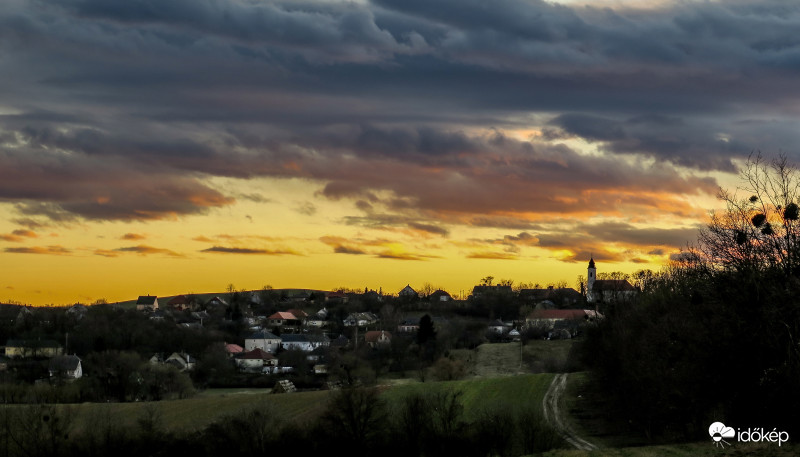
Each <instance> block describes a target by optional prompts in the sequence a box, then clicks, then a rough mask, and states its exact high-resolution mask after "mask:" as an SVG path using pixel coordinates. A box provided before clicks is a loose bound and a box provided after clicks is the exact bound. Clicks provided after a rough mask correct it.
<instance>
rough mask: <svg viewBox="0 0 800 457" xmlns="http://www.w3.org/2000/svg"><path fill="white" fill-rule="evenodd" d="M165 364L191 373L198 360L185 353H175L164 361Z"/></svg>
mask: <svg viewBox="0 0 800 457" xmlns="http://www.w3.org/2000/svg"><path fill="white" fill-rule="evenodd" d="M164 363H168V364H170V365H172V366H174V367H175V368H177V369H178V370H180V371H190V370H192V369H194V365H195V363H196V360H195V358H194V357H192V356H190V355H189V354H187V353H185V352H173V353H172V355H170V356H169V357H167V359H166V360H164Z"/></svg>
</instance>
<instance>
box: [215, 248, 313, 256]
mask: <svg viewBox="0 0 800 457" xmlns="http://www.w3.org/2000/svg"><path fill="white" fill-rule="evenodd" d="M200 252H211V253H217V254H245V255H300V254H298V253H296V252H294V251H292V250H288V249H254V248H232V247H225V246H212V247H210V248H208V249H203V250H202V251H200Z"/></svg>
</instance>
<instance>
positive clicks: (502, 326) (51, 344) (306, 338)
mask: <svg viewBox="0 0 800 457" xmlns="http://www.w3.org/2000/svg"><path fill="white" fill-rule="evenodd" d="M581 289H582V290H581V291H577V290H575V289H571V288H554V287H548V288H543V289H521V290H518V291H516V292H514V291H512V289H511V286H509V285H486V284H484V285H479V286H475V288H474V289H473V291H472V297H473V298H476V299H479V298H480V297H482V296H486V295H491V294H503V295H511V294H514V293H516V298H517V299H519V300H520V301H521V302H524V303H530V304H535V308H534V309H533V310H532V312H530V314H528V315H527V316H524V317H523V320H516V321H512V322H502V321H500V320H495V321H493V322H490V323H488V324H487V334H490V335H496V336H498V337H502V340H505V341H517V340H518V339H519V338H520V336H521V335H520V332H522V331H525V330H526V329H539V330H541V331H542V332H543V334H544V335H546V337H547V338H571V337H574V336H575V335H576V334H577V333H578V332H579V331H580V328H581V326H582V325H583V324H584V323H586V322H592V321H596V320H598V319H601V318H602V317H603V316H602V314H600V313H599V312H598V307H597V305H598V304H599V303H610V302H615V301H621V300H631V299H633V298H634V297H635V295H636V294H637V293H638V290H637V289H636V288H635V287H633V286H632V285H631V284H630V283H629V282H628V281H626V280H624V279H620V280H600V279H597V269H596V266H595V262H594V259H593V258H592V259H591V260H590V261H589V265H588V269H587V282H586V287H585V290H584V288H583V286H582V287H581ZM284 293H285V292H284ZM314 294H316V297H317V298H321V299H324V302H325V303H326V304H337V303H346V302H347V301H348V300H349V299H351V298H352V296H353V294H352V293H343V292H324V291H302V290H298V291H294V292H293V293H292V294H290V295H287V300H288V301H290V302H305V303H308V300H309V298H310V297H311V296H314ZM367 295H369V296H370V297H371V298H374V299H376V300H378V301H380V300H382V297H383V294H382V291H374V290H372V291H371V290H367V289H365V291H364V294H361V295H360V296H361V297H362V298H363V297H364V296H367ZM253 297H255V295H253ZM398 297H399V298H401V299H404V300H418V299H420V297H419V294H418V293H417V292H416V291H415V290H414V289H413V288H412V287H411V286H410V285H407V286H406V287H404V288H403V289H402V290H400V292H399V293H398ZM426 298H427V299H428V300H429V301H435V302H449V301H452V300H453V298H452V297H451V296H450V294H448V293H447V292H446V291H443V290H437V291H435V292H433V293H432V294H429V295H428V297H426ZM253 300H257V299H256V298H253ZM165 304H166V306H167V307H169V308H170V309H173V310H176V311H186V310H188V315H190V316H191V319H192V321H190V322H182V323H179V324H178V325H184V326H188V327H192V326H195V327H202V326H203V321H204V320H206V319H209V318H210V316H211V315H210V314H209V312H207V311H206V310H208V311H211V310H213V309H214V308H218V309H219V308H227V307H228V304H227V303H226V301H225V300H223V299H222V298H220V297H218V296H213V297H211V298H208V299H207V300H206V301H205V302H203V303H202V306H200V305H198V299H197V298H196V297H194V296H187V295H178V296H176V297H172V298H170V299H169V300H167V301H166V302H165ZM586 305H588V306H586ZM159 306H160V304H159V299H158V297H156V296H153V295H143V296H140V297H139V298H138V300H137V301H136V309H137V310H139V311H143V312H147V313H148V314H149V315H150V318H151V319H163V310H160V308H159ZM200 308H203V310H201V309H200ZM582 308H590V309H582ZM591 308H594V309H591ZM30 312H31V311H30V310H29V309H27V308H22V311H21V312H20V313H30ZM67 312H68V313H69V314H70V315H73V316H74V317H75V318H76V319H80V318H81V317H82V316H83V314H85V313H86V307H85V306H83V305H75V306H73V307H71V308H70V309H69V310H68V311H67ZM329 314H330V313H329V312H328V309H327V308H326V307H325V306H322V307H321V308H320V309H319V310H318V311H317V312H315V313H313V314H308V313H307V312H305V311H304V310H302V309H298V308H295V309H287V310H286V311H279V312H275V313H273V314H272V315H269V316H258V317H257V318H253V317H246V318H245V319H247V321H248V324H249V325H250V330H251V332H252V333H251V334H250V335H249V336H247V337H246V338H245V341H244V347H242V346H239V345H238V344H233V343H225V344H224V348H225V351H226V353H227V354H228V356H229V357H230V358H231V360H232V361H233V362H232V363H235V365H236V367H237V368H238V369H239V370H241V371H243V372H250V373H283V372H289V371H292V370H293V367H289V366H280V363H279V359H278V357H277V356H276V354H277V353H278V352H279V351H288V350H296V351H301V352H302V353H304V354H305V355H306V359H307V361H308V362H309V363H310V365H311V366H312V367H313V371H314V372H315V373H325V372H327V363H328V354H329V351H330V350H332V349H337V348H339V349H341V348H347V347H351V341H350V340H349V339H348V338H347V337H345V336H344V335H339V336H338V337H334V336H335V334H333V335H329V334H326V333H325V330H326V327H329V326H330V322H331V321H330V317H331V316H330V315H329ZM25 317H26V316H22V318H25ZM433 319H434V324H438V325H443V324H446V320H445V319H444V318H441V317H434V318H433ZM419 321H420V319H419V318H418V317H409V318H406V319H404V320H403V321H402V322H400V323H399V324H398V325H397V327H396V328H392V329H391V331H390V330H370V329H377V328H381V322H380V318H379V317H378V316H377V315H376V314H374V313H371V312H353V313H351V314H349V315H347V316H346V317H345V318H344V319H343V321H342V323H341V324H342V326H343V327H345V328H348V327H349V328H352V329H353V334H354V336H355V338H354V341H353V342H352V346H358V345H359V344H365V345H367V346H369V347H372V348H380V347H385V346H387V345H390V344H391V342H392V331H396V332H398V333H406V334H408V333H415V332H417V331H418V329H419ZM360 329H364V333H363V334H362V335H360V336H361V337H362V338H363V340H362V339H360V338H359V331H360ZM348 334H350V333H349V332H348ZM362 341H363V343H361V342H362ZM5 357H6V359H4V360H8V359H18V358H23V359H24V358H38V359H43V358H46V359H49V372H50V376H51V377H59V378H62V379H78V378H80V377H81V376H82V375H83V370H82V366H81V360H80V358H78V357H77V356H75V355H69V354H64V349H63V347H62V346H61V345H60V344H58V343H57V342H55V341H52V340H41V339H37V340H17V339H12V340H9V341H8V342H7V343H6V346H5ZM150 362H151V363H154V364H169V365H172V366H174V367H175V368H177V369H178V370H180V371H189V370H192V369H193V368H194V366H195V363H196V360H195V359H194V357H192V356H191V355H189V354H186V353H184V352H173V353H172V354H170V355H169V356H167V357H165V356H164V355H163V354H155V355H153V356H152V357H151V358H150ZM2 364H3V360H0V365H2ZM0 369H2V366H0Z"/></svg>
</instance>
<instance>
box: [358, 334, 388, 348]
mask: <svg viewBox="0 0 800 457" xmlns="http://www.w3.org/2000/svg"><path fill="white" fill-rule="evenodd" d="M364 341H365V342H366V343H367V344H368V345H369V347H371V348H375V347H379V346H388V345H389V344H391V343H392V334H391V333H389V332H387V331H385V330H371V331H369V332H367V333H366V335H364Z"/></svg>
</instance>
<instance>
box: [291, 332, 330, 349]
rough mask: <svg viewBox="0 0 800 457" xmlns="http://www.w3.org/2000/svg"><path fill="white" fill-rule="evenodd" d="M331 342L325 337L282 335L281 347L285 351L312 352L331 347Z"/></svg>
mask: <svg viewBox="0 0 800 457" xmlns="http://www.w3.org/2000/svg"><path fill="white" fill-rule="evenodd" d="M330 345H331V340H330V338H328V337H327V336H325V335H316V334H311V335H303V334H285V335H281V347H282V348H283V349H284V350H289V349H300V350H301V351H305V352H311V351H313V350H314V349H316V348H318V347H321V346H330Z"/></svg>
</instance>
